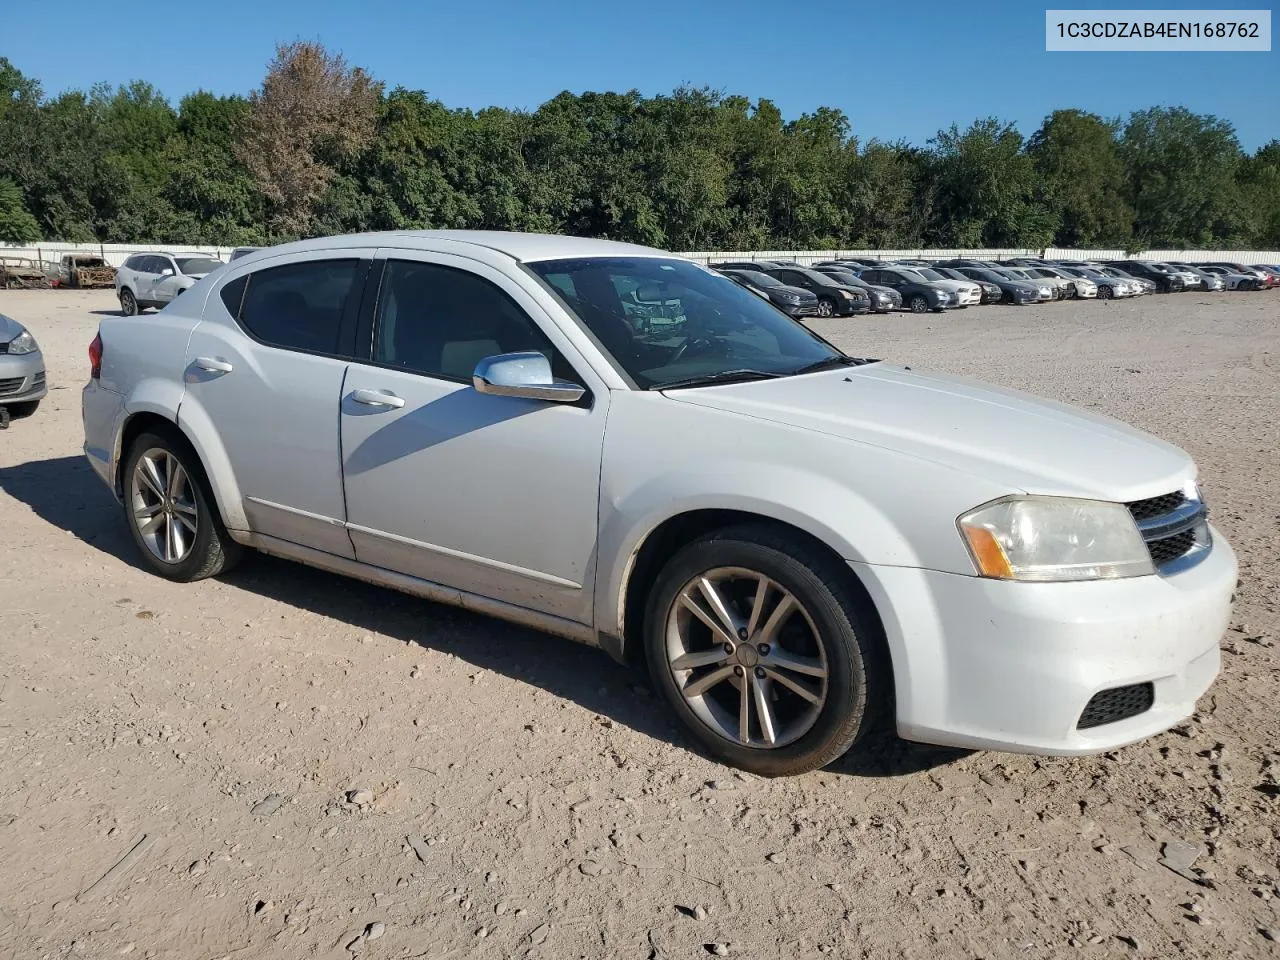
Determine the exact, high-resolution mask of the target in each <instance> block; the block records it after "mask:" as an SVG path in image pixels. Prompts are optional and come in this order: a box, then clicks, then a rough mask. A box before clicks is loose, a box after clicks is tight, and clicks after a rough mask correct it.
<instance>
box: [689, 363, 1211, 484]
mask: <svg viewBox="0 0 1280 960" xmlns="http://www.w3.org/2000/svg"><path fill="white" fill-rule="evenodd" d="M667 396H668V397H670V398H671V399H672V400H676V401H679V402H681V403H692V404H698V405H700V406H704V407H710V408H713V409H717V410H722V411H725V412H727V413H734V414H740V415H742V416H747V417H754V418H758V419H761V420H768V421H772V422H775V423H782V424H788V425H791V426H794V427H798V428H801V429H805V430H813V431H815V432H818V433H824V434H828V435H830V436H833V437H839V438H842V439H845V440H850V441H854V442H856V443H866V444H871V445H874V446H876V447H880V448H885V449H890V450H896V451H898V452H900V453H903V454H905V455H907V456H911V457H916V458H919V459H924V460H928V461H931V462H934V463H940V464H942V465H944V466H948V467H951V468H952V469H955V470H959V471H962V472H965V473H968V474H970V475H973V476H980V477H983V478H985V479H988V480H991V481H994V482H995V483H997V484H1000V485H1002V486H1007V487H1009V488H1010V489H1011V491H1025V492H1029V493H1040V494H1054V495H1059V496H1078V497H1087V498H1092V499H1101V500H1113V501H1122V502H1123V501H1131V500H1140V499H1144V498H1146V497H1154V496H1161V495H1163V494H1166V493H1169V492H1172V491H1174V490H1178V489H1181V488H1182V487H1183V485H1184V484H1186V483H1187V482H1188V481H1189V480H1191V479H1193V477H1194V475H1195V466H1194V464H1193V463H1192V461H1191V458H1190V457H1189V456H1188V455H1187V454H1186V453H1184V452H1183V451H1182V450H1180V449H1178V448H1177V447H1175V446H1173V445H1172V444H1169V443H1165V442H1164V441H1163V440H1159V439H1157V438H1155V437H1152V436H1150V435H1149V434H1145V433H1143V432H1142V431H1140V430H1137V429H1135V428H1133V427H1130V426H1128V425H1127V424H1124V423H1121V422H1120V421H1118V420H1113V419H1111V418H1110V417H1104V416H1101V415H1099V414H1095V413H1090V412H1088V411H1086V410H1080V409H1076V408H1074V407H1070V406H1067V405H1065V404H1060V403H1056V402H1054V401H1052V400H1044V399H1041V398H1039V397H1034V396H1031V395H1030V394H1026V393H1021V392H1019V391H1017V390H1008V389H1005V388H1002V387H997V386H993V385H990V384H986V383H982V382H981V381H977V380H971V379H967V378H962V377H952V376H946V375H943V374H935V373H926V372H921V371H916V370H912V369H911V368H909V367H903V366H897V365H891V364H887V363H872V364H867V365H865V366H861V367H846V368H842V369H838V370H833V371H828V372H823V373H816V374H807V375H804V376H798V377H783V378H779V379H777V380H763V381H753V382H750V383H741V384H730V385H725V386H719V387H700V388H695V389H686V390H672V391H670V392H668V393H667Z"/></svg>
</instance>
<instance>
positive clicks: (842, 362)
mask: <svg viewBox="0 0 1280 960" xmlns="http://www.w3.org/2000/svg"><path fill="white" fill-rule="evenodd" d="M866 362H867V361H866V360H859V359H857V358H856V357H846V356H843V355H837V356H834V357H823V358H822V359H821V360H816V361H814V362H813V363H807V364H805V365H804V366H803V367H801V368H800V369H799V370H792V371H791V376H793V377H798V376H799V375H800V374H802V373H817V372H818V371H819V370H834V369H835V368H836V367H860V366H862V364H864V363H866Z"/></svg>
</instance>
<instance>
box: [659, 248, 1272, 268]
mask: <svg viewBox="0 0 1280 960" xmlns="http://www.w3.org/2000/svg"><path fill="white" fill-rule="evenodd" d="M680 256H682V257H687V258H689V259H690V260H695V261H697V262H698V263H703V264H706V263H713V262H715V261H718V260H794V261H795V262H796V263H801V264H805V265H808V264H812V263H817V262H818V261H820V260H840V259H842V258H846V257H853V258H856V259H859V260H861V259H866V258H872V259H877V260H950V259H962V258H963V259H969V260H1009V259H1012V258H1013V257H1043V258H1044V259H1046V260H1157V261H1165V260H1175V261H1179V262H1183V263H1212V262H1214V261H1217V260H1222V261H1227V262H1230V263H1268V264H1277V263H1280V250H1247V251H1242V250H1142V251H1139V252H1138V253H1135V254H1132V255H1129V254H1126V253H1125V251H1123V250H1070V249H1065V248H1061V247H1045V248H1041V249H1028V248H1022V249H1013V248H1006V249H986V250H973V249H968V250H960V249H956V248H947V249H943V248H934V249H921V248H915V249H910V250H905V249H899V250H736V251H732V252H720V251H702V252H698V253H682V254H680Z"/></svg>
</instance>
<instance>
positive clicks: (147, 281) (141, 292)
mask: <svg viewBox="0 0 1280 960" xmlns="http://www.w3.org/2000/svg"><path fill="white" fill-rule="evenodd" d="M162 263H164V260H163V258H161V257H157V256H155V255H154V254H147V255H146V256H145V257H142V258H141V261H140V262H139V264H138V266H137V273H136V274H134V283H135V285H136V287H137V289H136V290H135V291H134V294H135V296H137V298H138V300H139V301H141V302H143V303H154V302H155V286H156V279H157V277H158V275H159V272H160V266H161V264H162Z"/></svg>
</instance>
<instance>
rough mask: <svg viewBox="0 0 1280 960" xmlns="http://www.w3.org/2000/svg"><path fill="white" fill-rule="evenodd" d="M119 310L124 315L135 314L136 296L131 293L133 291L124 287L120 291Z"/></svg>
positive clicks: (136, 308)
mask: <svg viewBox="0 0 1280 960" xmlns="http://www.w3.org/2000/svg"><path fill="white" fill-rule="evenodd" d="M120 312H121V313H123V314H124V315H125V316H126V317H133V316H137V314H138V313H139V310H138V298H137V297H135V296H134V295H133V291H132V290H130V289H129V288H128V287H125V288H124V289H123V290H121V291H120Z"/></svg>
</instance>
